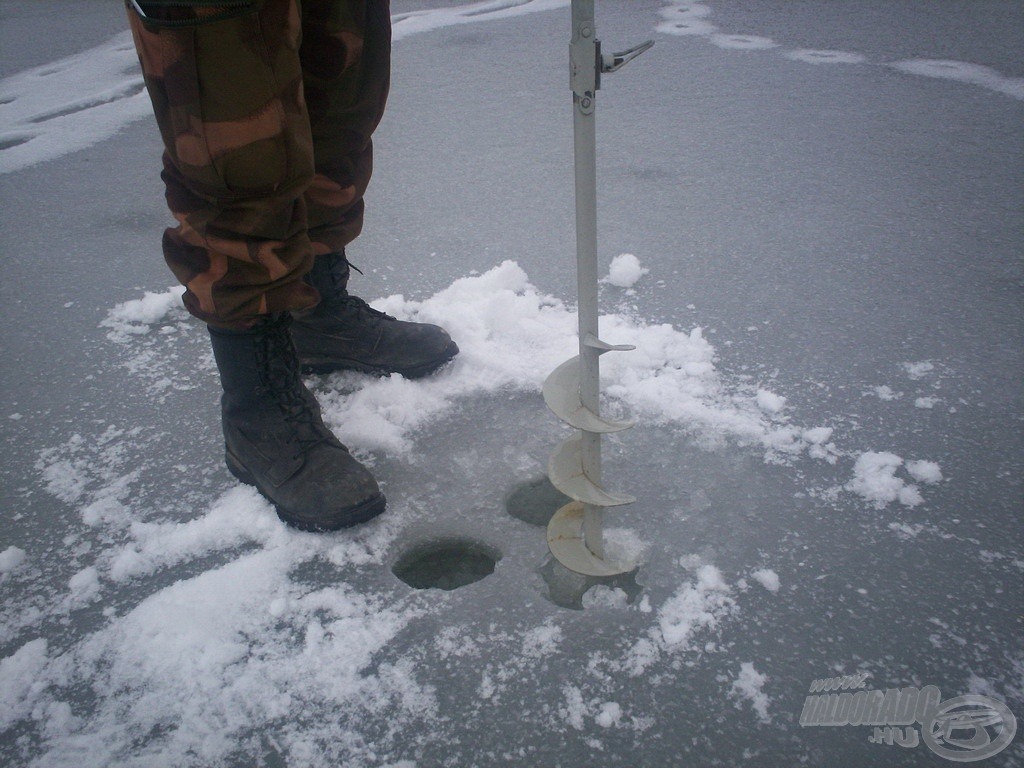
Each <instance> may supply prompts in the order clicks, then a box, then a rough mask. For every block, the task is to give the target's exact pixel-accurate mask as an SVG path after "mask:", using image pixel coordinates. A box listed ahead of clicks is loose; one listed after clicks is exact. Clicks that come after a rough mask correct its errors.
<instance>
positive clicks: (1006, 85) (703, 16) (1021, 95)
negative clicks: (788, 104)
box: [655, 0, 1024, 101]
mask: <svg viewBox="0 0 1024 768" xmlns="http://www.w3.org/2000/svg"><path fill="white" fill-rule="evenodd" d="M660 15H661V18H662V19H663V21H662V22H661V23H659V24H658V25H657V26H656V27H655V31H657V32H661V33H663V34H666V35H676V36H693V37H704V38H707V39H708V40H709V41H710V42H711V43H712V44H713V45H716V46H718V47H719V48H724V49H726V50H732V51H770V50H774V51H775V52H777V53H780V54H781V55H782V56H783V57H784V58H787V59H791V60H792V61H800V62H804V63H806V64H867V63H870V62H869V61H868V58H867V56H865V55H863V54H861V53H856V52H851V51H835V50H817V49H807V48H799V49H786V48H783V47H782V46H781V45H780V44H779V43H777V42H775V41H774V40H772V39H771V38H768V37H762V36H760V35H743V34H728V33H725V32H721V31H719V29H718V27H717V26H715V25H714V24H713V23H712V22H711V21H709V17H710V16H711V15H712V10H711V7H710V5H709V4H708V3H704V2H679V0H668V1H667V2H666V4H665V7H664V8H662V9H661V12H660ZM883 66H887V67H891V68H893V69H895V70H898V71H900V72H904V73H906V74H908V75H919V76H922V77H933V78H939V79H942V80H955V81H957V82H961V83H966V84H969V85H977V86H980V87H982V88H986V89H988V90H990V91H994V92H996V93H1001V94H1003V95H1004V96H1009V97H1010V98H1013V99H1018V100H1021V101H1024V78H1020V77H1006V76H1005V75H1003V74H1001V73H999V72H997V71H996V70H994V69H992V68H991V67H985V66H982V65H980V64H971V63H970V62H965V61H952V60H948V59H905V60H902V61H893V62H885V63H884V64H883Z"/></svg>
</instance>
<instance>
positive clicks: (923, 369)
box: [903, 360, 935, 380]
mask: <svg viewBox="0 0 1024 768" xmlns="http://www.w3.org/2000/svg"><path fill="white" fill-rule="evenodd" d="M903 370H905V371H906V372H907V376H909V377H910V378H912V379H915V380H916V379H921V378H924V377H925V376H927V375H928V374H929V373H931V372H932V371H934V370H935V365H934V364H933V363H930V362H928V361H927V360H926V361H923V362H920V363H904V364H903Z"/></svg>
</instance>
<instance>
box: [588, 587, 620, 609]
mask: <svg viewBox="0 0 1024 768" xmlns="http://www.w3.org/2000/svg"><path fill="white" fill-rule="evenodd" d="M628 605H629V595H627V594H626V593H625V592H624V591H623V590H621V589H619V588H618V587H609V586H607V585H604V584H597V585H595V586H593V587H591V588H590V589H588V590H587V591H586V592H585V593H584V594H583V607H584V608H585V609H587V610H593V609H595V608H626V607H627V606H628Z"/></svg>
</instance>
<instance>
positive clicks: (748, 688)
mask: <svg viewBox="0 0 1024 768" xmlns="http://www.w3.org/2000/svg"><path fill="white" fill-rule="evenodd" d="M767 681H768V677H767V676H766V675H762V674H761V673H760V672H758V671H757V670H756V669H754V664H753V662H750V661H745V662H743V663H742V664H740V674H739V676H738V677H737V678H736V679H735V680H734V681H733V683H732V689H731V693H732V695H733V696H736V697H738V698H739V699H740V700H741V701H742V700H746V701H749V702H750V705H751V706H752V707H753V708H754V712H756V713H757V717H758V719H759V720H760V721H761V722H762V723H770V722H771V721H772V718H771V715H769V714H768V705H769V704H770V703H771V699H770V698H768V695H767V694H766V693H765V692H764V691H763V690H761V689H762V688H763V687H764V684H765V683H766V682H767ZM737 706H739V703H738V702H737Z"/></svg>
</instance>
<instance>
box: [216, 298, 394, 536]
mask: <svg viewBox="0 0 1024 768" xmlns="http://www.w3.org/2000/svg"><path fill="white" fill-rule="evenodd" d="M290 324H291V318H290V317H289V316H288V315H287V314H284V315H278V316H274V317H268V318H267V319H266V320H265V321H261V322H260V323H259V324H258V325H257V326H256V327H254V328H253V329H251V330H249V331H226V330H222V329H217V328H213V327H211V328H210V339H211V340H212V342H213V354H214V358H215V359H216V361H217V368H218V370H219V371H220V379H221V384H222V385H223V387H224V394H223V396H222V398H221V416H222V425H223V428H224V442H225V448H226V451H225V457H226V461H227V465H228V469H229V470H230V471H231V473H232V474H233V475H234V476H235V477H237V478H238V479H239V480H241V481H242V482H243V483H248V484H249V485H254V486H256V488H257V489H258V490H259V492H260V493H262V494H263V495H264V496H266V497H267V499H269V500H270V501H271V502H272V503H273V504H274V506H275V507H276V509H277V514H278V516H279V517H280V518H281V519H282V520H284V521H285V522H286V523H288V524H289V525H293V526H295V527H296V528H301V529H303V530H307V531H333V530H337V529H338V528H344V527H347V526H350V525H356V524H358V523H362V522H365V521H367V520H370V519H371V518H373V517H376V516H377V515H379V514H380V513H381V512H383V511H384V505H385V500H384V496H383V494H382V493H381V492H380V488H378V487H377V481H376V480H374V479H373V475H371V474H370V472H369V471H368V470H367V469H366V468H365V467H364V466H363V465H362V464H360V463H359V462H358V461H356V460H355V459H354V458H353V457H352V455H351V454H350V453H349V452H348V449H347V448H346V447H345V446H344V445H342V444H341V443H340V442H339V441H338V439H337V438H336V437H335V436H334V434H333V433H332V432H331V431H330V430H329V429H328V428H327V427H326V426H325V425H324V423H323V420H322V419H321V417H320V406H319V405H318V404H317V402H316V398H315V397H313V394H312V393H311V392H310V391H309V390H308V389H306V386H305V385H304V384H303V383H302V379H301V378H300V376H299V361H298V358H297V357H296V355H295V348H294V346H293V344H292V340H291V336H290V334H289V326H290Z"/></svg>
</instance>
